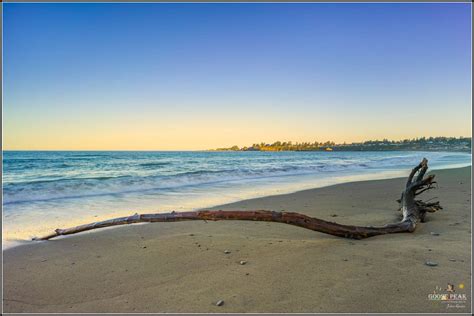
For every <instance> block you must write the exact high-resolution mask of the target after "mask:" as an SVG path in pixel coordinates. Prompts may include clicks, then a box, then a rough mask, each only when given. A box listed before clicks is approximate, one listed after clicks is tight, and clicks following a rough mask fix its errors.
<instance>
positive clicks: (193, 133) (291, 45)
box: [3, 3, 471, 150]
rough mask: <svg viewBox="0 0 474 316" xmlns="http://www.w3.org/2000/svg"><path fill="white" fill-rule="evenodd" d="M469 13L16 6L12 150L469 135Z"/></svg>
mask: <svg viewBox="0 0 474 316" xmlns="http://www.w3.org/2000/svg"><path fill="white" fill-rule="evenodd" d="M470 10H471V7H470V4H468V3H451V4H449V3H406V4H394V3H392V4H390V3H378V4H367V3H366V4H362V3H358V4H357V3H356V4H349V3H333V4H321V3H319V4H318V3H313V4H311V3H305V4H302V3H299V4H290V3H260V4H255V3H254V4H252V3H248V4H243V3H240V4H236V3H234V4H232V3H221V4H211V3H207V4H204V3H195V4H190V3H188V4H184V3H181V4H178V3H174V4H159V3H148V4H146V3H142V4H137V3H131V4H125V3H108V4H107V3H102V4H93V3H79V4H68V3H61V4H60V3H56V4H53V3H50V4H38V3H37V4H34V3H29V4H21V3H5V4H4V5H3V26H4V28H3V54H4V55H3V65H4V67H3V78H4V82H3V89H4V95H3V141H4V149H7V150H199V149H210V148H217V147H230V146H232V145H238V146H244V145H251V144H253V143H257V142H258V143H260V142H273V141H277V140H280V141H293V142H295V141H311V142H313V141H323V142H324V141H327V140H331V141H335V142H337V143H342V142H348V143H349V142H358V141H363V140H368V139H383V138H388V139H395V140H397V139H404V138H414V137H422V136H426V137H428V136H456V137H459V136H470V135H471V33H470V32H471V12H470Z"/></svg>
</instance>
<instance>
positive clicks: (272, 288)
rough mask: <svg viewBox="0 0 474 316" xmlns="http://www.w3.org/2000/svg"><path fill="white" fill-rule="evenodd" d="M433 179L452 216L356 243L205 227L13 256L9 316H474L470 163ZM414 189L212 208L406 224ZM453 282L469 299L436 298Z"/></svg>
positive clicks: (14, 251)
mask: <svg viewBox="0 0 474 316" xmlns="http://www.w3.org/2000/svg"><path fill="white" fill-rule="evenodd" d="M433 173H435V174H436V179H437V181H438V189H437V190H431V191H429V192H426V193H424V194H423V195H422V196H421V198H422V199H423V200H425V201H426V200H428V199H430V198H432V197H437V200H439V201H440V203H441V205H442V206H443V208H444V209H443V210H440V211H438V212H436V213H434V214H432V213H430V214H428V215H427V221H426V222H425V223H420V224H419V225H418V227H417V229H416V231H415V232H414V233H404V234H392V235H385V236H377V237H372V238H368V239H364V240H351V239H344V238H338V237H334V236H330V235H326V234H322V233H318V232H314V231H310V230H306V229H302V228H298V227H294V226H290V225H285V224H278V223H266V222H245V221H222V222H202V221H196V222H179V223H155V224H138V225H129V226H123V227H118V228H113V229H103V230H96V231H92V232H88V233H82V234H78V235H74V236H70V237H66V238H58V239H56V240H50V241H47V242H38V243H34V244H28V245H23V246H19V247H14V248H11V249H7V250H4V251H3V256H4V266H3V269H4V270H3V272H4V281H3V282H4V284H3V286H4V287H3V290H4V297H3V299H4V301H3V302H4V312H43V313H46V312H48V313H49V312H71V313H80V312H150V313H151V312H180V313H184V312H211V313H229V312H239V313H240V312H285V313H286V312H303V313H305V312H373V313H380V312H453V313H454V312H456V313H459V312H463V313H467V312H470V311H471V305H470V300H471V297H470V294H469V293H471V288H470V286H471V275H470V266H471V259H470V249H471V206H470V205H471V184H470V181H471V176H470V174H471V167H464V168H456V169H445V170H436V171H434V172H433ZM405 182H406V178H396V179H387V180H372V181H360V182H351V183H344V184H338V185H333V186H328V187H323V188H317V189H310V190H304V191H299V192H296V193H291V194H283V195H273V196H267V197H263V198H256V199H250V200H243V201H240V202H236V203H231V204H227V205H220V206H216V207H213V209H227V210H256V209H266V210H274V211H283V210H284V211H294V212H300V213H303V214H306V215H309V216H313V217H318V218H321V219H325V220H329V221H336V222H338V223H342V224H354V225H373V226H376V225H384V224H387V223H390V222H395V221H397V220H398V219H399V215H400V214H399V212H397V206H398V205H397V202H396V200H397V199H398V198H400V193H401V191H402V189H403V186H404V184H405ZM54 228H56V227H52V230H53V229H54ZM225 250H228V251H229V252H230V253H225ZM241 261H244V262H245V264H241V263H242V262H241ZM427 261H431V262H435V263H437V266H427V265H426V264H425V263H426V262H427ZM448 283H449V284H453V285H454V286H455V288H456V293H459V294H461V293H466V294H467V301H464V302H461V303H457V304H452V305H450V306H448V304H447V303H446V302H441V301H434V300H429V299H428V295H429V294H430V293H433V291H436V288H437V287H439V288H441V292H443V293H445V292H446V291H445V289H446V287H447V285H448ZM219 300H223V301H224V304H223V305H222V306H216V304H215V303H216V302H217V301H219Z"/></svg>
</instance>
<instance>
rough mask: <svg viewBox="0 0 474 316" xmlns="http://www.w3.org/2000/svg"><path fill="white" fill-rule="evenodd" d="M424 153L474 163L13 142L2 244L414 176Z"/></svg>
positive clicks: (6, 158)
mask: <svg viewBox="0 0 474 316" xmlns="http://www.w3.org/2000/svg"><path fill="white" fill-rule="evenodd" d="M423 157H426V158H427V159H428V160H429V165H430V169H443V168H453V167H462V166H469V165H471V154H469V153H453V152H406V151H403V152H394V151H387V152H189V151H182V152H177V151H176V152H169V151H167V152H163V151H161V152H160V151H156V152H145V151H144V152H138V151H5V152H3V248H4V249H5V248H8V247H11V246H15V245H19V244H22V243H26V242H28V240H31V238H32V237H34V236H40V235H43V234H47V233H50V232H52V231H53V230H54V229H56V228H66V227H70V226H74V225H79V224H83V223H88V222H93V221H98V220H103V219H107V218H110V217H116V216H124V215H132V214H134V213H136V212H138V213H142V212H169V211H172V210H175V211H185V210H194V209H199V208H205V207H209V206H213V205H217V204H223V203H229V202H234V201H238V200H242V199H247V198H255V197H261V196H266V195H272V194H283V193H290V192H294V191H298V190H303V189H309V188H315V187H322V186H327V185H332V184H337V183H342V182H348V181H359V180H370V179H384V178H392V177H399V176H407V174H408V172H409V170H410V169H411V168H413V167H414V166H415V165H416V164H417V163H419V162H420V160H421V159H422V158H423ZM401 189H402V188H400V190H401Z"/></svg>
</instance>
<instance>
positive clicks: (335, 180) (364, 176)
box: [2, 164, 471, 251]
mask: <svg viewBox="0 0 474 316" xmlns="http://www.w3.org/2000/svg"><path fill="white" fill-rule="evenodd" d="M470 166H471V165H467V166H466V164H451V165H447V166H437V167H435V168H433V169H431V168H430V170H431V172H433V171H437V170H451V169H459V168H467V167H470ZM407 173H408V170H407V171H403V170H386V171H374V172H372V173H360V174H350V175H339V176H333V177H327V178H322V179H319V182H318V183H317V184H314V183H312V182H310V181H308V180H306V181H302V180H301V183H298V184H297V187H299V188H298V189H296V188H291V187H288V188H287V189H286V190H285V189H283V188H279V187H278V188H275V189H272V190H271V191H267V192H266V193H267V194H257V195H256V196H251V195H250V196H248V195H247V196H245V197H243V198H235V199H233V200H232V199H231V200H230V201H223V202H222V203H218V204H209V205H208V206H205V207H196V208H191V209H189V210H204V209H216V208H218V207H219V206H220V205H230V204H235V203H239V202H243V201H246V200H254V199H261V198H268V197H273V196H277V195H287V194H296V193H298V192H301V191H307V190H315V189H321V188H326V187H332V186H337V185H341V184H348V183H357V182H364V181H378V180H390V179H398V178H403V177H405V176H406V175H405V174H407ZM291 176H294V175H288V177H291ZM300 176H308V175H300ZM278 177H281V176H278ZM173 210H174V209H169V210H168V209H163V210H162V211H160V212H158V211H155V210H141V211H139V210H135V211H130V213H125V212H109V213H108V215H107V216H103V215H102V216H101V217H100V218H94V217H91V216H89V218H90V219H89V220H87V219H86V220H75V221H74V222H73V223H71V224H69V225H61V226H60V227H53V225H52V226H51V229H48V230H47V231H43V232H42V234H36V235H35V236H38V235H45V234H48V233H50V232H52V231H54V229H56V228H62V229H64V228H69V227H74V226H78V225H82V224H87V223H91V222H94V221H102V220H107V219H111V218H116V217H122V216H129V215H133V214H134V213H136V212H138V213H142V214H147V213H166V212H171V211H173ZM186 210H187V209H181V210H179V211H186ZM179 211H178V212H179ZM143 224H145V223H143ZM120 227H121V226H117V227H109V228H107V229H112V228H114V229H115V228H120ZM101 230H103V229H101ZM99 231H100V230H99ZM92 232H96V230H93V231H92ZM85 233H86V234H87V233H91V232H85ZM69 237H70V236H63V237H60V238H69ZM35 243H37V242H34V241H32V240H30V239H9V240H2V250H3V251H5V250H8V249H12V248H15V247H22V246H28V245H31V244H35Z"/></svg>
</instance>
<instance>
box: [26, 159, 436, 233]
mask: <svg viewBox="0 0 474 316" xmlns="http://www.w3.org/2000/svg"><path fill="white" fill-rule="evenodd" d="M427 170H428V160H426V159H423V160H422V161H421V162H420V164H419V165H417V166H416V167H415V168H413V170H412V171H411V173H410V175H409V176H408V180H407V183H406V185H405V188H404V190H403V192H402V196H401V198H400V199H399V200H398V201H399V203H400V210H401V211H402V214H403V218H402V219H401V221H400V222H398V223H394V224H388V225H384V226H380V227H372V226H352V225H342V224H338V223H334V222H329V221H325V220H322V219H319V218H314V217H309V216H307V215H304V214H300V213H293V212H275V211H266V210H257V211H223V210H219V211H210V210H203V211H193V212H179V213H178V212H171V213H157V214H135V215H132V216H127V217H119V218H114V219H110V220H106V221H101V222H95V223H90V224H85V225H81V226H76V227H72V228H66V229H56V230H55V231H54V233H52V234H50V235H47V236H43V237H40V238H34V239H33V240H48V239H51V238H54V237H57V236H62V235H71V234H76V233H80V232H84V231H87V230H92V229H97V228H102V227H110V226H117V225H125V224H134V223H143V222H149V223H154V222H177V221H188V220H204V221H219V220H245V221H265V222H277V223H284V224H290V225H295V226H299V227H303V228H307V229H311V230H314V231H317V232H321V233H326V234H329V235H333V236H338V237H345V238H353V239H363V238H367V237H372V236H377V235H384V234H392V233H404V232H413V231H414V230H415V228H416V226H417V224H418V222H423V221H424V219H425V215H426V213H427V212H430V213H432V212H435V211H437V210H440V209H442V207H441V206H440V205H439V202H431V203H427V202H423V201H421V200H415V196H417V195H419V194H421V193H423V192H425V191H427V190H430V189H432V188H433V184H434V183H435V182H434V181H433V179H434V177H435V176H434V175H429V176H427V177H424V175H425V173H426V171H427ZM415 176H416V177H415Z"/></svg>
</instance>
